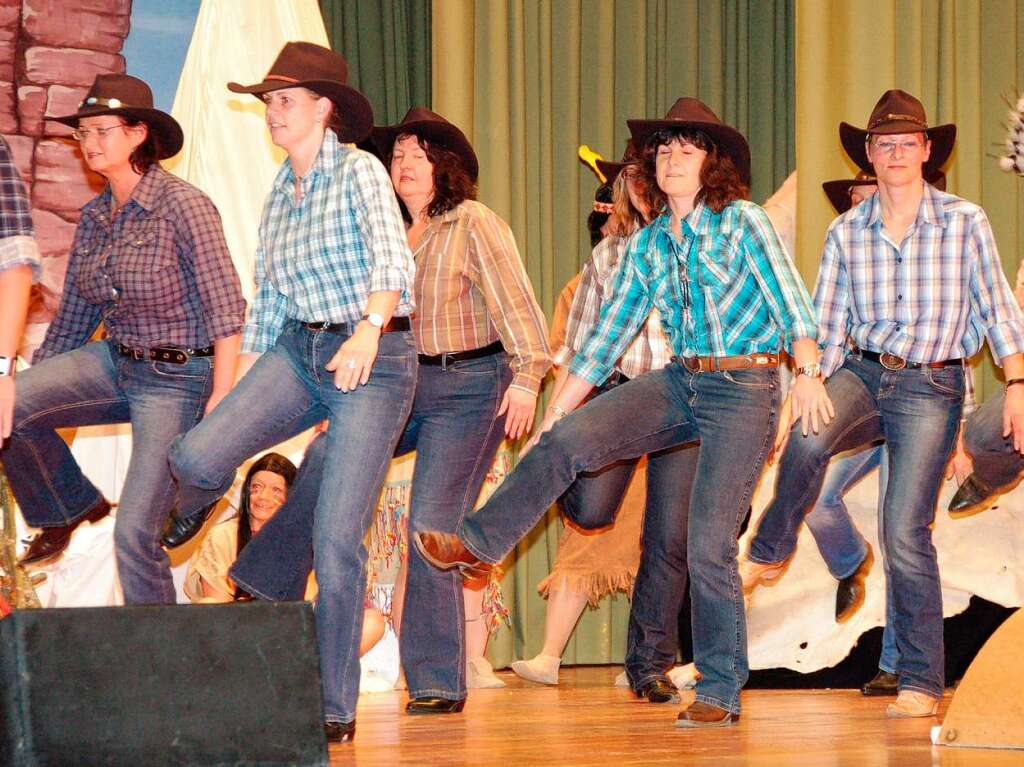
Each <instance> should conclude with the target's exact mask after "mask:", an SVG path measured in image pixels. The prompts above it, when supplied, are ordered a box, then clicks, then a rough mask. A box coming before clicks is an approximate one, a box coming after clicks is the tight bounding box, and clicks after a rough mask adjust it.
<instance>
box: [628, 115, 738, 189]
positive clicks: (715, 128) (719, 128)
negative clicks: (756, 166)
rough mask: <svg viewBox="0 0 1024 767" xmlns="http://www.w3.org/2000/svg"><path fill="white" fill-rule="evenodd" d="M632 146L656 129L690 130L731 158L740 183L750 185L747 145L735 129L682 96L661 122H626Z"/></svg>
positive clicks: (645, 140) (645, 141)
mask: <svg viewBox="0 0 1024 767" xmlns="http://www.w3.org/2000/svg"><path fill="white" fill-rule="evenodd" d="M626 124H627V125H628V126H629V131H630V133H632V134H633V145H634V146H636V147H643V146H645V145H646V144H647V141H648V140H649V139H650V138H651V136H652V135H653V134H655V133H657V132H658V131H660V130H665V129H675V128H692V129H694V130H699V131H701V132H703V133H706V134H707V135H708V136H710V137H711V140H712V141H714V142H715V143H716V144H717V145H718V147H719V148H720V149H721V150H722V151H723V152H725V153H727V154H728V155H729V156H730V157H731V158H732V161H733V163H734V164H735V165H736V169H737V170H738V171H739V173H740V178H741V179H742V180H743V183H744V184H746V185H747V186H750V146H749V145H748V144H747V140H746V139H745V138H744V137H743V134H742V133H740V132H739V131H738V130H736V129H735V128H733V127H731V126H729V125H726V124H725V123H723V122H722V121H721V120H719V119H718V115H716V114H715V113H714V112H712V111H711V109H710V108H709V107H708V106H707V105H706V104H705V103H704V102H703V101H701V100H700V99H695V98H690V97H686V96H684V97H683V98H681V99H677V100H676V103H675V104H673V105H672V108H671V109H669V110H668V113H667V114H666V115H665V117H664V118H663V119H661V120H626Z"/></svg>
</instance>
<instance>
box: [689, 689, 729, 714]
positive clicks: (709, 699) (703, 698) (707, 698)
mask: <svg viewBox="0 0 1024 767" xmlns="http://www.w3.org/2000/svg"><path fill="white" fill-rule="evenodd" d="M695 700H698V701H700V702H701V703H708V704H710V705H712V706H715V707H717V708H720V709H722V710H723V711H728V712H729V713H730V714H738V713H739V712H740V705H739V703H736V704H735V705H733V706H730V705H729V704H728V703H726V702H725V701H723V700H721V699H720V698H715V697H714V696H711V695H704V694H703V693H697V697H696V698H695Z"/></svg>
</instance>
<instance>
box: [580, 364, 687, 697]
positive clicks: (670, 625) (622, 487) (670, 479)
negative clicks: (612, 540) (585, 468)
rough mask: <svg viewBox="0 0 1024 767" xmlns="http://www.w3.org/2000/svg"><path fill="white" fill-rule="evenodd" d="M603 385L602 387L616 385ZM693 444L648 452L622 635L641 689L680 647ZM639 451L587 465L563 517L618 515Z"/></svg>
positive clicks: (595, 523) (591, 523) (590, 521)
mask: <svg viewBox="0 0 1024 767" xmlns="http://www.w3.org/2000/svg"><path fill="white" fill-rule="evenodd" d="M617 385H618V384H613V385H611V386H609V385H608V384H605V385H604V386H602V387H601V391H602V393H603V392H604V391H610V390H611V389H612V388H614V386H617ZM697 458H698V449H697V446H696V445H686V446H680V447H675V448H670V449H668V450H659V451H658V452H656V453H651V454H650V455H649V456H648V458H647V498H646V501H645V506H644V522H643V531H642V533H641V544H642V545H641V550H640V566H639V568H638V569H637V573H636V580H635V582H634V584H633V596H632V599H631V602H630V609H629V626H628V629H627V635H626V636H627V639H626V660H625V666H626V674H627V676H628V677H629V681H630V686H631V687H632V688H633V689H634V690H640V689H641V688H643V686H644V685H646V684H648V683H649V682H652V681H654V680H655V679H660V680H663V681H668V675H667V671H668V670H669V669H670V668H672V665H673V664H674V663H675V660H676V653H677V652H678V650H679V611H680V610H681V609H682V605H683V601H684V599H685V598H686V581H687V575H688V574H687V568H686V528H687V520H688V517H689V512H690V494H691V492H692V490H693V480H694V476H695V475H696V472H697ZM638 462H639V459H638V458H634V459H629V460H624V461H617V462H616V463H614V464H612V465H611V466H606V467H605V468H603V469H601V470H600V471H596V472H585V473H583V474H581V475H580V476H579V477H577V479H576V481H575V482H573V483H572V485H570V486H569V489H568V490H566V491H565V493H564V494H563V495H562V497H561V499H560V502H561V505H562V509H563V511H564V512H565V514H566V515H567V516H569V517H570V518H571V519H573V520H574V521H577V523H579V521H582V522H584V523H585V524H586V525H587V526H588V527H591V528H594V527H604V526H606V525H610V524H612V523H613V522H614V521H615V517H616V515H617V514H618V511H619V506H620V505H621V503H622V498H623V496H624V495H625V493H626V488H627V487H628V486H629V482H630V480H631V479H632V478H633V473H634V471H635V469H636V465H637V463H638Z"/></svg>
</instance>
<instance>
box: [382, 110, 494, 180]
mask: <svg viewBox="0 0 1024 767" xmlns="http://www.w3.org/2000/svg"><path fill="white" fill-rule="evenodd" d="M406 133H411V134H413V135H414V136H422V137H423V138H425V139H427V141H430V142H431V143H432V144H437V145H438V146H443V147H444V148H445V149H447V150H449V151H451V152H454V153H455V155H457V156H458V158H459V159H460V160H462V164H463V167H465V169H466V173H468V174H469V177H470V178H471V179H472V180H473V181H476V180H477V176H479V175H480V163H479V162H478V161H477V158H476V152H474V151H473V145H472V144H470V143H469V139H467V138H466V134H465V133H463V132H462V131H461V130H459V129H458V128H457V127H456V126H455V125H453V124H452V123H450V122H448V121H447V120H446V119H444V118H443V117H441V115H439V114H437V113H436V112H431V111H430V110H429V109H427V108H426V107H413V108H412V109H410V110H409V111H408V112H406V113H405V117H403V118H402V121H401V122H400V123H398V124H397V125H381V126H378V127H375V128H374V129H373V134H372V135H373V143H374V144H376V145H377V149H378V150H379V151H380V155H381V157H387V156H388V155H389V154H390V153H391V148H392V147H393V146H394V145H395V139H397V138H398V137H399V136H401V135H403V134H406Z"/></svg>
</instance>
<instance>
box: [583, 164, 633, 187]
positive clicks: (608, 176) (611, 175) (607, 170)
mask: <svg viewBox="0 0 1024 767" xmlns="http://www.w3.org/2000/svg"><path fill="white" fill-rule="evenodd" d="M637 162H639V160H634V161H633V162H611V161H609V160H596V161H595V163H594V164H595V165H597V169H598V170H599V171H601V175H602V176H604V177H605V183H606V184H614V183H615V179H617V178H618V177H619V174H620V173H622V171H623V170H624V169H625V167H626V166H627V165H634V164H636V163H637Z"/></svg>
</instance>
